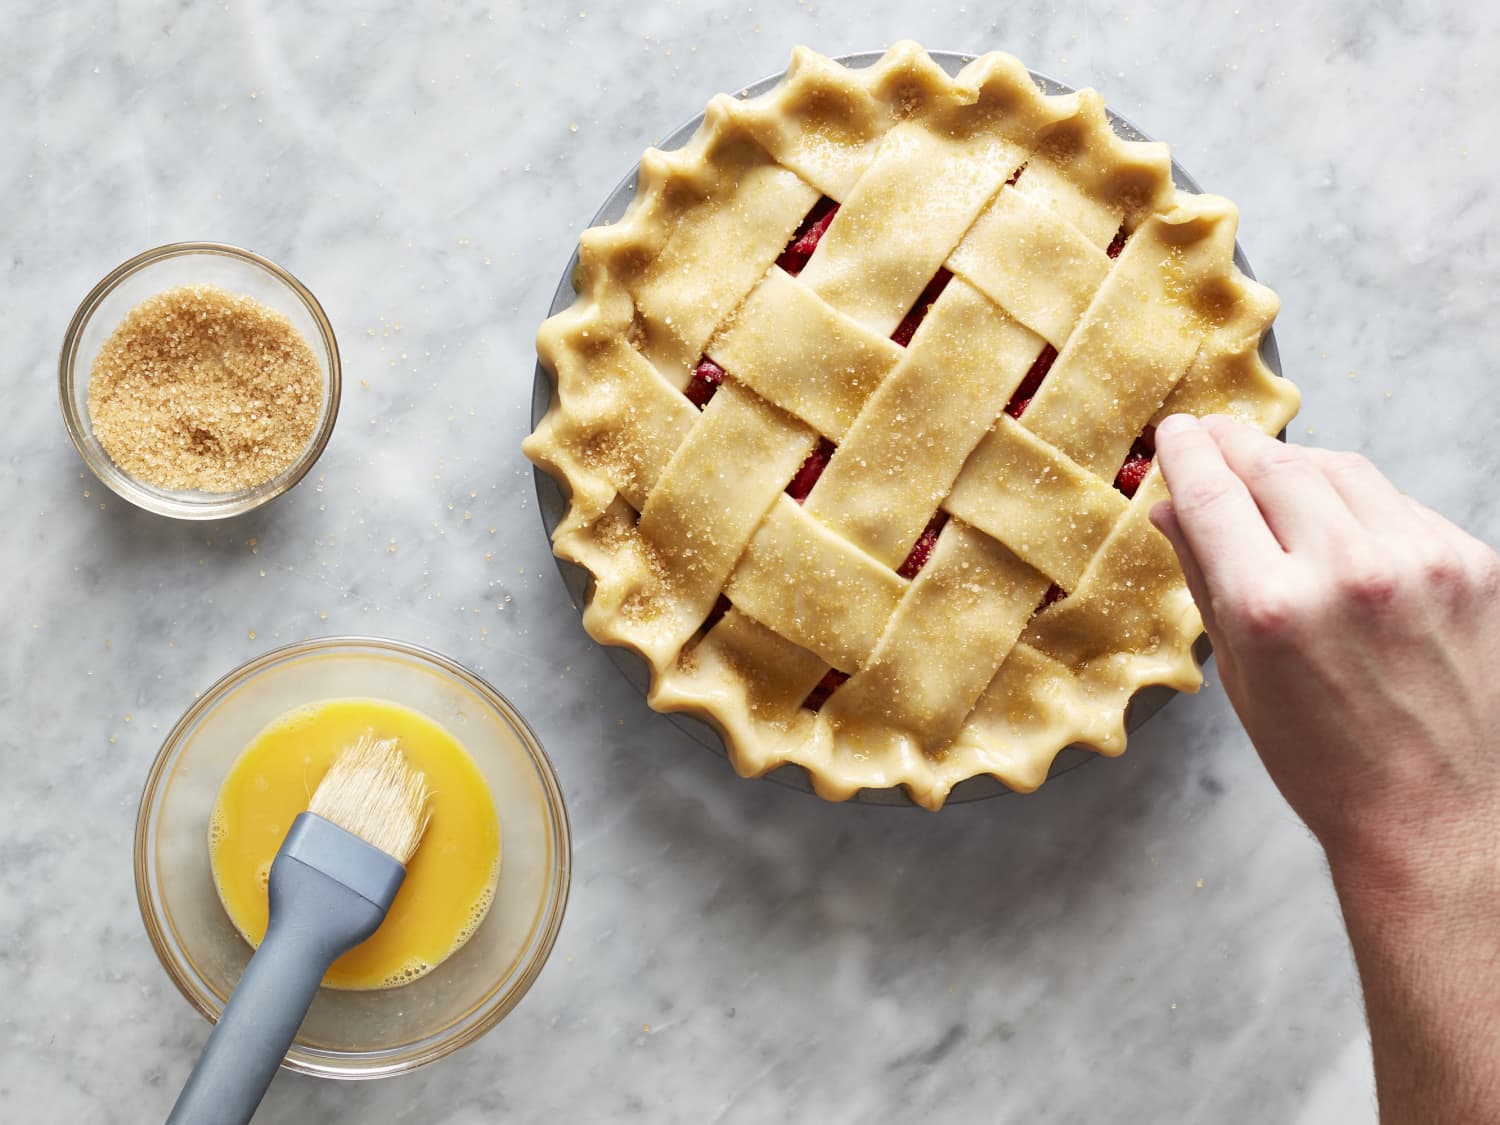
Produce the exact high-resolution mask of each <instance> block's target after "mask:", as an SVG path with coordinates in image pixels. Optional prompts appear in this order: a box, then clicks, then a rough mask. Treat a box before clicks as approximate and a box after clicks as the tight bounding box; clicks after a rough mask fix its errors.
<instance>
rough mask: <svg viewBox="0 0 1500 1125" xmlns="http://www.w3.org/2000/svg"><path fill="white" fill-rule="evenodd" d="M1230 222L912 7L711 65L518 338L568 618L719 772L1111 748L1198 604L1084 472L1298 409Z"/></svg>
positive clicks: (1150, 151)
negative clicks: (802, 490)
mask: <svg viewBox="0 0 1500 1125" xmlns="http://www.w3.org/2000/svg"><path fill="white" fill-rule="evenodd" d="M1018 173H1019V175H1018ZM825 198H826V199H827V200H832V201H834V202H836V203H837V204H839V208H838V210H837V212H836V214H835V215H834V217H833V220H832V223H831V225H826V233H825V234H823V236H822V239H821V242H818V243H817V244H816V249H815V251H814V252H813V253H812V254H811V257H810V258H806V259H805V263H799V264H801V265H802V268H801V269H800V272H796V274H795V276H794V272H793V271H795V269H796V267H794V266H788V268H783V265H778V264H777V263H778V259H781V260H782V262H783V264H786V262H787V261H788V259H786V258H784V257H783V254H784V252H789V251H788V246H789V244H790V243H792V242H793V240H794V239H796V238H797V237H798V236H799V233H803V232H805V231H806V229H807V224H808V222H809V221H810V220H809V214H810V212H813V211H814V209H815V208H816V207H818V206H820V200H821V199H825ZM821 206H823V207H824V208H825V209H826V208H827V207H829V206H830V205H829V204H826V203H824V204H821ZM1236 224H1237V212H1236V210H1235V208H1234V206H1233V204H1231V203H1230V202H1229V201H1227V200H1225V199H1221V198H1218V197H1216V196H1209V195H1192V194H1187V193H1184V192H1181V191H1179V190H1177V189H1175V188H1174V187H1173V184H1172V178H1171V166H1170V161H1169V158H1168V154H1167V149H1166V146H1164V145H1161V144H1154V143H1153V144H1145V143H1130V142H1126V141H1123V140H1121V139H1120V138H1119V137H1117V136H1116V135H1115V133H1114V132H1113V131H1112V129H1111V127H1110V125H1109V122H1108V119H1107V118H1106V115H1105V112H1104V106H1103V103H1102V101H1101V99H1100V98H1099V95H1098V94H1096V93H1095V92H1094V91H1092V90H1081V91H1079V92H1077V93H1074V94H1069V95H1067V96H1061V97H1045V96H1043V95H1042V94H1041V93H1040V91H1039V90H1038V89H1037V88H1036V86H1035V85H1034V84H1033V82H1032V80H1031V78H1030V76H1029V75H1028V74H1027V71H1026V69H1025V68H1024V67H1023V66H1022V65H1021V64H1020V62H1018V61H1017V60H1016V59H1014V58H1012V57H1011V56H1009V55H1005V54H998V53H995V54H988V55H984V56H983V57H981V58H978V59H976V60H975V61H974V62H972V63H971V64H969V65H968V66H966V67H965V68H964V69H963V70H962V72H961V73H959V74H958V75H957V76H956V77H949V76H948V75H947V74H946V73H944V71H943V70H942V69H941V68H940V67H939V66H938V65H937V64H936V63H934V62H933V61H932V60H931V59H930V58H929V57H928V56H927V55H926V53H925V52H923V50H922V49H921V48H920V47H918V46H916V45H915V44H912V43H901V44H898V45H897V46H895V47H893V48H891V50H890V51H889V52H888V53H887V54H886V55H885V56H884V57H883V58H882V59H881V60H880V61H879V62H878V63H877V64H875V65H874V66H872V67H869V68H868V69H863V70H850V69H846V68H844V67H842V66H840V65H838V64H837V63H834V62H832V61H830V60H829V59H826V58H823V57H822V56H820V55H817V54H815V53H813V52H811V51H808V50H805V49H798V50H797V51H796V52H795V53H794V55H793V57H792V63H791V67H790V69H789V70H788V72H787V75H786V78H785V79H784V80H783V81H782V82H781V83H780V84H779V85H778V86H777V87H776V88H775V89H773V90H771V91H770V92H769V93H767V94H765V95H764V96H761V97H758V98H755V99H753V100H738V99H736V98H733V97H729V96H725V95H721V96H719V97H716V98H715V99H714V100H713V101H712V102H710V103H709V106H708V109H707V114H706V117H705V121H704V124H703V126H702V128H701V129H699V131H698V132H697V134H696V135H695V136H694V137H693V139H692V140H691V141H690V142H689V143H688V144H687V145H686V146H685V147H684V148H682V149H680V150H678V151H675V152H659V151H656V150H650V151H648V152H647V153H646V154H645V156H644V157H643V158H642V160H641V166H640V179H639V186H638V188H637V190H636V195H635V198H634V201H633V202H632V203H631V205H630V207H629V209H628V211H627V212H626V213H625V215H624V217H623V218H622V219H621V220H620V221H619V222H618V223H616V224H614V225H611V226H602V227H596V228H593V229H590V230H587V231H585V232H584V234H583V236H582V238H581V240H580V246H579V267H578V271H577V273H576V275H575V279H574V284H575V288H576V290H577V292H578V298H577V301H576V303H574V304H573V305H572V307H570V308H569V309H567V310H566V311H564V312H562V313H560V314H558V315H557V316H554V317H552V318H551V319H549V320H548V321H547V322H546V323H545V324H543V325H542V327H541V331H540V332H539V333H538V337H537V351H538V353H539V354H540V356H541V359H542V362H543V364H544V365H545V366H546V367H547V368H548V369H549V371H550V372H551V373H552V375H553V376H554V379H555V386H556V393H555V396H554V398H553V401H552V405H551V408H550V409H549V410H548V412H547V414H546V416H545V417H544V418H543V419H542V421H541V423H540V424H539V425H538V426H537V429H536V432H535V433H533V434H532V435H531V436H530V437H529V438H528V439H527V440H526V442H525V445H524V448H525V451H526V454H527V455H528V456H529V457H531V458H532V459H533V460H534V461H535V462H536V463H537V464H538V465H540V466H541V467H542V468H544V469H545V470H546V471H547V472H549V473H551V474H552V475H554V476H555V477H557V478H558V479H559V480H560V481H562V482H564V484H565V486H566V488H567V489H568V491H569V492H570V506H569V508H568V511H567V514H566V516H565V518H564V519H563V520H562V522H561V523H560V524H559V525H558V527H557V529H556V532H555V533H554V536H553V546H554V550H555V551H556V553H557V555H558V556H559V557H561V558H564V559H567V560H569V561H571V562H574V563H577V564H578V565H580V566H583V567H585V568H586V569H587V570H588V571H589V572H590V573H591V574H592V576H593V585H592V590H591V593H590V597H589V600H588V605H587V608H586V609H585V611H584V615H583V621H584V625H585V627H586V628H587V630H588V632H589V634H590V635H591V636H593V637H594V638H595V639H597V640H598V641H600V642H601V643H603V644H609V645H625V646H627V647H629V648H630V649H633V650H634V651H636V652H637V653H639V654H640V655H641V656H642V657H644V658H645V660H646V661H647V663H648V664H649V665H650V667H651V671H652V685H651V690H650V693H649V696H648V698H649V702H650V704H651V706H652V707H654V708H656V709H657V710H660V711H686V712H691V713H693V714H696V715H699V716H701V717H703V718H706V719H708V720H709V721H710V722H712V723H713V724H714V725H715V726H716V727H717V728H718V729H719V730H720V731H721V732H722V734H723V737H724V741H725V744H726V746H727V748H728V752H729V757H730V760H731V761H732V763H733V764H734V766H735V768H736V769H737V770H738V771H739V772H740V773H742V774H744V775H747V776H752V775H759V774H762V773H764V772H766V771H767V770H770V769H773V768H775V767H777V766H779V765H781V764H783V763H787V762H794V763H797V764H799V765H801V766H803V767H805V768H806V770H807V772H808V774H809V775H810V776H811V778H812V782H813V785H814V787H815V788H816V790H817V792H818V793H819V794H821V795H822V796H824V797H826V798H829V799H833V800H841V799H844V798H847V797H849V796H850V795H852V794H853V793H855V792H856V791H857V790H859V789H860V788H862V787H869V788H883V787H888V786H896V785H901V786H905V788H906V790H907V792H908V793H909V795H910V796H911V798H912V800H914V801H915V802H917V803H918V804H921V805H924V806H926V807H928V808H934V809H935V808H938V807H940V806H941V805H942V804H943V802H944V800H945V799H946V798H947V795H948V793H949V792H950V790H951V789H952V787H953V786H954V785H955V784H957V783H958V782H959V781H961V780H963V779H965V778H968V777H971V776H975V775H978V774H991V775H993V776H995V777H997V778H999V779H1000V780H1001V781H1003V782H1004V783H1005V784H1006V785H1008V786H1010V787H1012V788H1014V789H1016V790H1021V791H1030V790H1033V789H1035V788H1036V787H1037V786H1038V785H1040V784H1041V783H1042V781H1043V780H1044V779H1045V778H1046V776H1047V772H1048V768H1049V766H1050V764H1051V762H1052V760H1053V758H1054V756H1055V755H1056V754H1057V752H1058V751H1059V750H1060V749H1061V748H1063V747H1065V746H1067V745H1069V744H1070V743H1079V744H1082V745H1086V746H1088V747H1091V748H1093V749H1095V750H1097V751H1099V752H1100V753H1103V754H1106V755H1115V754H1118V753H1120V752H1121V751H1122V750H1123V749H1124V748H1125V727H1124V714H1125V708H1126V704H1127V703H1128V702H1129V700H1130V698H1131V696H1132V695H1133V694H1134V693H1135V692H1136V691H1137V690H1139V689H1140V688H1142V687H1144V686H1146V685H1149V684H1165V685H1168V686H1170V687H1172V688H1176V689H1178V690H1184V691H1192V690H1195V689H1196V688H1197V687H1198V686H1199V684H1200V683H1201V674H1200V672H1199V669H1198V666H1197V664H1196V662H1195V661H1194V659H1193V656H1192V654H1191V646H1192V642H1193V641H1194V640H1195V639H1196V637H1197V636H1198V635H1199V633H1200V632H1201V630H1202V623H1201V620H1200V618H1199V616H1198V613H1197V611H1196V609H1195V608H1194V606H1193V603H1192V600H1191V598H1190V596H1189V594H1188V592H1187V589H1186V587H1185V585H1184V583H1183V580H1182V575H1181V572H1180V570H1179V568H1178V565H1177V562H1176V560H1175V558H1174V556H1173V554H1172V551H1171V549H1170V547H1169V546H1168V544H1167V543H1166V541H1165V539H1163V538H1162V536H1161V535H1160V534H1159V533H1158V532H1157V531H1156V530H1155V529H1154V528H1152V527H1151V525H1150V523H1149V522H1148V519H1147V513H1148V512H1149V510H1150V508H1151V506H1152V505H1153V504H1154V503H1156V502H1157V501H1158V500H1161V499H1162V498H1164V497H1165V495H1166V491H1165V488H1164V486H1163V484H1162V481H1161V478H1160V474H1159V473H1158V472H1157V471H1156V470H1155V468H1152V469H1151V470H1150V472H1149V473H1147V474H1146V475H1145V479H1144V481H1142V482H1140V483H1139V487H1138V488H1137V489H1136V490H1135V494H1134V496H1133V498H1127V496H1126V495H1125V494H1124V493H1123V492H1122V491H1121V490H1119V489H1117V488H1116V487H1114V486H1113V483H1112V482H1114V480H1115V475H1116V472H1117V471H1118V470H1120V469H1121V466H1122V463H1124V462H1125V460H1126V459H1127V456H1128V455H1130V452H1131V449H1132V445H1133V443H1137V441H1138V439H1140V438H1141V437H1142V435H1143V434H1149V431H1150V427H1151V426H1152V424H1153V423H1154V422H1155V421H1156V420H1158V419H1159V418H1161V417H1162V416H1164V415H1166V414H1168V413H1171V412H1174V411H1187V412H1190V413H1194V414H1205V413H1210V412H1218V413H1226V414H1230V415H1233V416H1236V417H1239V418H1241V419H1244V420H1246V421H1248V422H1251V423H1253V424H1255V425H1257V426H1259V427H1261V428H1262V429H1264V430H1265V431H1267V432H1271V433H1274V432H1276V431H1277V430H1279V429H1280V428H1281V427H1282V426H1283V425H1285V423H1286V422H1287V421H1288V420H1289V419H1290V418H1291V417H1292V415H1293V414H1294V413H1295V412H1296V409H1297V402H1298V395H1297V391H1296V389H1295V388H1294V387H1293V386H1292V385H1291V384H1290V383H1289V382H1287V381H1285V380H1282V379H1278V378H1277V377H1276V376H1275V375H1273V374H1272V373H1271V372H1270V371H1269V370H1268V369H1267V368H1266V367H1265V365H1264V364H1263V363H1262V362H1261V359H1260V357H1259V354H1258V351H1257V348H1258V345H1259V343H1260V340H1261V337H1262V335H1263V334H1264V333H1265V331H1266V328H1267V326H1268V325H1269V324H1270V322H1271V319H1272V317H1273V316H1274V315H1275V312H1276V307H1277V301H1276V297H1275V295H1274V294H1273V293H1272V292H1271V291H1270V290H1268V289H1266V288H1265V287H1263V286H1261V285H1258V284H1256V283H1255V282H1253V281H1251V280H1250V279H1248V278H1246V277H1245V276H1244V275H1243V274H1241V273H1240V272H1239V270H1237V269H1236V268H1235V266H1234V264H1233V262H1232V256H1233V251H1234V235H1235V227H1236ZM1116 255H1117V256H1116ZM949 274H951V277H948V276H947V275H949ZM935 278H936V279H940V281H941V280H946V285H943V286H941V289H940V292H938V295H937V297H936V299H935V300H932V299H931V294H932V293H933V292H936V291H938V287H937V286H933V285H932V284H931V283H933V282H934V279H935ZM928 301H930V306H928V305H927V304H926V302H928ZM924 308H925V310H926V311H925V315H922V310H923V309H924ZM917 316H920V317H921V319H920V323H919V325H918V326H917V327H916V331H915V334H914V335H910V340H909V343H908V344H906V345H905V346H903V345H902V343H901V342H899V341H900V340H901V338H902V334H901V332H900V330H899V329H898V326H901V325H903V322H906V323H905V327H906V330H907V333H908V334H910V326H911V323H912V322H913V320H914V318H915V317H917ZM893 334H894V335H895V339H893ZM1054 355H1055V359H1054V358H1053V356H1054ZM1039 357H1042V365H1041V366H1045V361H1046V360H1051V366H1050V369H1047V370H1046V371H1045V377H1044V378H1043V379H1042V381H1041V383H1040V385H1039V386H1038V387H1037V388H1036V389H1035V390H1034V394H1033V395H1032V396H1031V397H1030V398H1029V399H1027V400H1026V401H1025V402H1021V403H1017V402H1015V401H1014V396H1015V395H1016V393H1017V388H1018V387H1020V386H1021V384H1022V381H1023V380H1024V379H1026V378H1027V377H1028V373H1032V374H1033V377H1034V375H1035V372H1036V371H1038V370H1040V369H1041V367H1039V366H1038V361H1039ZM705 359H706V360H707V361H709V362H708V364H707V366H706V367H703V366H702V363H703V361H704V360H705ZM695 370H697V371H698V372H699V374H697V375H695ZM704 371H707V372H709V373H710V375H711V378H712V380H718V379H719V378H722V382H721V383H718V384H717V385H716V386H715V385H707V384H705V383H704V382H703V378H702V373H703V372H704ZM714 372H718V373H719V374H717V375H715V374H713V373H714ZM695 384H696V385H697V386H696V390H699V391H701V390H702V389H703V388H704V386H707V390H708V392H710V393H712V397H711V398H710V399H708V400H707V403H706V406H704V407H703V408H702V409H701V410H700V409H699V407H698V405H696V402H697V401H702V399H703V398H704V397H705V396H703V395H699V396H698V398H697V399H695V400H690V398H689V397H688V394H685V393H684V392H685V391H687V392H689V393H695ZM715 392H716V393H715ZM1007 404H1010V405H1011V410H1010V411H1009V412H1007ZM1021 407H1024V413H1022V412H1021V409H1020V408H1021ZM830 448H831V449H832V450H834V452H833V453H832V457H831V460H827V464H826V468H825V469H824V470H823V472H822V474H821V476H819V477H817V479H816V483H815V484H814V485H813V486H812V489H811V491H810V493H807V494H806V495H805V499H803V500H802V501H801V502H799V500H798V499H794V497H793V495H789V494H788V492H787V488H788V484H789V482H792V481H793V480H794V478H796V477H799V476H800V475H802V474H803V473H804V472H806V471H807V469H808V467H809V466H810V465H813V464H814V462H819V458H822V459H827V451H828V450H829V449H830ZM1136 448H1137V449H1139V448H1140V447H1139V445H1138V444H1137V445H1136ZM820 451H821V452H820ZM819 463H821V462H819ZM1139 467H1140V469H1141V470H1142V471H1143V472H1144V470H1145V465H1144V463H1143V464H1141V465H1140V466H1139ZM794 491H795V490H794ZM935 516H936V517H937V519H934V517H935ZM939 528H940V529H939ZM924 529H927V531H926V532H925V533H924ZM934 530H936V531H937V534H936V539H935V542H934V541H933V539H932V532H933V531H934ZM924 537H925V542H921V541H923V540H924ZM919 542H921V545H920V548H919V549H918V550H914V545H918V544H919ZM924 559H925V565H924V564H923V560H924ZM913 562H915V563H916V564H917V566H920V569H915V568H914V567H913V565H912V564H913ZM912 573H914V574H915V577H906V576H904V575H905V574H912ZM1049 591H1050V596H1049ZM1059 594H1062V595H1064V596H1061V597H1060V599H1058V598H1057V595H1059ZM726 598H727V606H726V603H725V601H724V599H726ZM1054 599H1056V600H1054ZM1044 603H1045V604H1044ZM1039 607H1040V608H1039ZM830 669H833V670H836V671H837V672H839V673H845V674H847V676H848V678H847V681H846V682H839V680H840V677H839V676H832V677H830V676H829V675H828V674H829V672H830Z"/></svg>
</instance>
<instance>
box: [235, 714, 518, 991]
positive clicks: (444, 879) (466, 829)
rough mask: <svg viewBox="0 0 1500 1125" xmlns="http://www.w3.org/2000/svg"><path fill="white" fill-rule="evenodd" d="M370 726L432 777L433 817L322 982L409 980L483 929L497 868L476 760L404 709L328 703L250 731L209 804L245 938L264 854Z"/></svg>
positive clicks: (254, 921) (260, 933) (496, 832)
mask: <svg viewBox="0 0 1500 1125" xmlns="http://www.w3.org/2000/svg"><path fill="white" fill-rule="evenodd" d="M367 731H373V732H374V733H375V735H376V737H379V738H394V739H397V740H398V742H399V744H400V747H401V751H402V753H403V754H405V755H406V758H407V761H409V762H410V763H411V765H412V767H413V768H414V769H417V770H420V771H421V772H422V773H423V774H425V775H426V778H427V787H428V788H429V789H430V790H431V792H432V798H431V802H430V804H429V806H428V807H429V808H430V810H431V813H432V819H431V820H430V821H429V822H428V825H427V832H426V834H425V835H424V836H423V837H422V845H421V847H419V848H418V849H417V854H416V855H415V856H413V857H412V861H411V862H410V863H409V864H407V866H406V881H405V882H404V883H402V885H401V890H400V891H399V892H397V894H396V900H395V902H393V903H392V904H391V909H390V911H389V913H387V915H386V918H385V921H384V922H382V923H381V924H380V928H379V929H378V930H376V931H375V933H374V935H373V936H371V937H370V938H369V939H367V940H366V941H364V942H362V943H361V944H359V945H357V946H355V947H354V948H353V949H351V950H350V951H349V952H348V953H346V954H344V955H343V956H342V957H340V958H339V959H338V960H337V961H335V962H334V963H333V966H332V967H331V968H330V969H329V970H328V974H327V975H326V976H325V977H324V978H323V984H324V986H325V987H328V988H349V989H368V988H393V987H395V986H396V985H401V984H406V983H408V982H409V981H413V980H416V979H417V978H418V977H420V976H422V975H423V974H424V973H426V972H428V971H430V970H431V969H432V968H433V967H434V966H436V965H437V964H438V963H439V962H441V961H442V960H443V959H444V958H446V957H448V956H449V955H450V954H452V953H454V952H455V951H456V950H457V949H458V948H459V947H460V946H461V945H463V943H464V942H465V941H467V940H468V938H469V935H470V934H472V933H473V932H474V930H475V929H477V928H478V926H479V923H480V922H481V921H483V920H484V915H485V912H486V911H487V910H489V906H490V902H491V900H492V899H493V898H494V896H495V883H496V880H497V879H498V877H499V874H500V822H499V820H498V819H497V818H496V816H495V805H494V802H493V801H492V800H491V798H490V793H489V789H488V788H487V787H486V785H485V782H484V777H483V776H482V775H481V774H480V772H479V767H478V766H476V765H475V764H474V760H473V759H472V758H470V757H469V755H468V752H467V751H466V750H464V748H463V746H461V745H460V744H459V742H458V740H457V739H456V738H454V737H453V736H452V735H451V734H449V733H448V732H447V731H446V730H444V729H443V728H442V727H440V726H439V725H438V724H437V723H435V722H433V721H432V720H431V719H429V718H427V717H426V716H425V715H422V714H419V713H418V712H416V711H412V710H410V709H408V708H406V707H402V706H400V705H399V704H395V703H386V702H383V701H381V700H376V699H334V700H328V701H327V702H324V703H316V704H311V705H309V706H306V707H299V708H297V709H296V710H294V711H289V712H288V713H287V714H285V715H282V716H281V717H280V718H278V719H276V720H275V721H274V722H272V723H271V724H270V725H269V726H268V727H266V728H265V729H264V730H263V731H261V732H260V733H259V734H258V735H256V736H255V739H254V740H253V741H252V742H251V743H250V745H249V746H247V747H246V748H245V750H244V752H243V753H242V754H241V755H240V756H239V758H238V759H237V760H236V761H235V763H234V765H233V766H232V767H231V768H230V770H229V775H228V776H227V777H226V778H225V779H224V785H223V787H222V788H221V789H220V790H219V796H218V799H217V800H216V801H215V802H214V810H213V816H212V818H211V820H210V821H209V843H208V848H209V857H210V862H211V865H212V868H213V876H214V885H215V886H216V887H217V888H218V892H219V898H220V899H221V900H222V901H223V903H224V909H225V910H226V911H227V912H228V914H229V918H230V921H232V922H233V923H234V925H235V928H236V929H238V930H239V931H240V933H241V934H243V935H244V937H245V939H246V940H247V941H249V942H250V944H251V945H259V944H260V940H261V938H263V937H264V936H265V933H266V919H267V914H268V912H269V906H268V902H267V898H266V883H267V879H268V878H269V876H270V871H271V861H272V860H273V859H274V858H275V857H276V853H277V851H278V850H279V849H280V848H281V842H282V840H283V839H284V838H285V837H286V834H287V830H288V829H290V828H291V826H292V821H293V820H294V819H295V818H296V816H297V814H298V813H301V812H303V811H305V810H306V808H307V803H308V801H309V800H310V799H311V797H312V793H313V790H315V789H316V788H317V787H318V782H320V781H321V780H322V779H323V775H324V774H325V773H326V772H327V771H328V767H329V766H330V765H331V764H332V763H333V759H334V758H335V757H336V756H337V755H338V753H339V751H340V750H342V749H344V747H346V746H348V745H350V744H352V743H353V742H355V741H356V740H357V739H358V738H359V737H360V736H361V735H362V734H364V733H366V732H367Z"/></svg>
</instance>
